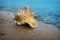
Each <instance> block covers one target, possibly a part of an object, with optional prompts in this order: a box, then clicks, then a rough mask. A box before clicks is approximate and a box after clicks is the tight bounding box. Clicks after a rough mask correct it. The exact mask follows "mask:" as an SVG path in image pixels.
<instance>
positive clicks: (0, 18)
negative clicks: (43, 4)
mask: <svg viewBox="0 0 60 40" xmlns="http://www.w3.org/2000/svg"><path fill="white" fill-rule="evenodd" d="M13 14H14V13H12V12H7V11H0V40H60V29H58V28H57V27H56V26H54V25H51V24H46V23H43V22H41V21H37V23H38V26H37V27H36V28H34V29H32V28H30V26H28V25H20V26H18V25H16V24H15V23H14V22H13V17H14V16H13Z"/></svg>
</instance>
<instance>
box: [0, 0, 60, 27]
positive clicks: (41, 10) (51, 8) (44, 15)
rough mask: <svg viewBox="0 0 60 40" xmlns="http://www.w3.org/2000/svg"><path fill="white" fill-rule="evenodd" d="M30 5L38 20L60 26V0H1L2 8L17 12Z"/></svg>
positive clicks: (0, 7)
mask: <svg viewBox="0 0 60 40" xmlns="http://www.w3.org/2000/svg"><path fill="white" fill-rule="evenodd" d="M25 6H28V7H29V9H30V11H34V13H35V18H36V19H37V20H38V21H43V22H45V23H50V24H53V25H55V26H57V27H59V28H60V0H0V10H2V11H9V12H17V11H18V9H23V8H24V7H25Z"/></svg>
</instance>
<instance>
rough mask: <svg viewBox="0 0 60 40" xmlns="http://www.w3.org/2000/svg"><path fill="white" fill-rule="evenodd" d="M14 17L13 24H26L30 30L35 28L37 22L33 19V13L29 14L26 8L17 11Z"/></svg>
mask: <svg viewBox="0 0 60 40" xmlns="http://www.w3.org/2000/svg"><path fill="white" fill-rule="evenodd" d="M14 16H15V17H14V22H15V23H17V24H19V25H21V24H25V23H28V24H29V25H30V26H31V27H32V28H35V27H37V22H36V20H35V19H34V12H30V11H29V8H28V7H27V6H25V7H24V10H20V9H19V10H18V12H17V13H16V14H14Z"/></svg>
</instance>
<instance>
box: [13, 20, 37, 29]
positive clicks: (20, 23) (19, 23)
mask: <svg viewBox="0 0 60 40" xmlns="http://www.w3.org/2000/svg"><path fill="white" fill-rule="evenodd" d="M14 23H16V24H18V25H22V24H25V23H27V22H17V21H15V20H14ZM27 24H28V25H29V26H30V27H31V28H36V27H37V25H35V26H33V25H32V24H31V23H27Z"/></svg>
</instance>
